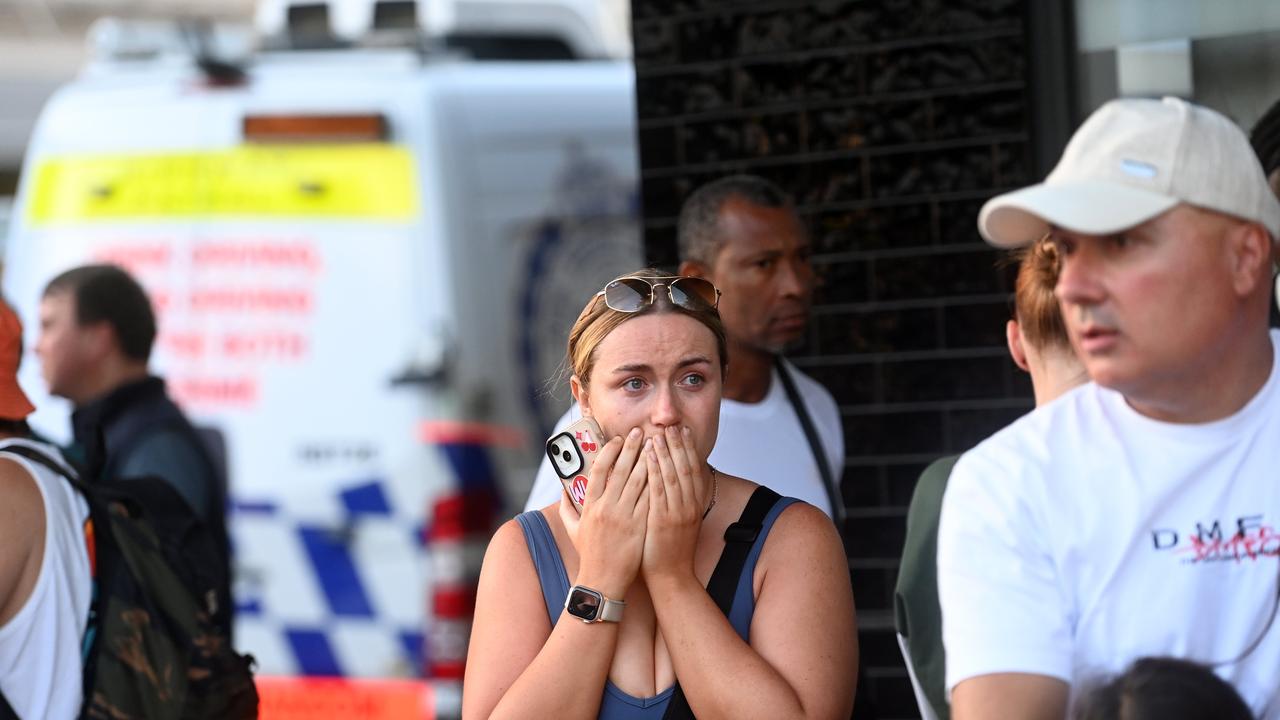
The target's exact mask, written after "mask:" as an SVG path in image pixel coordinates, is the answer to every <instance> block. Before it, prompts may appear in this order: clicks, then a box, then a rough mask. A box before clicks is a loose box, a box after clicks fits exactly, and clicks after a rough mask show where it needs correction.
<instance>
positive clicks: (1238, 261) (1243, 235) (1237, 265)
mask: <svg viewBox="0 0 1280 720" xmlns="http://www.w3.org/2000/svg"><path fill="white" fill-rule="evenodd" d="M1226 232H1227V238H1226V240H1227V248H1228V251H1229V256H1228V257H1229V259H1230V263H1231V266H1230V270H1231V279H1232V287H1233V288H1234V289H1235V291H1236V293H1237V294H1238V295H1240V296H1241V297H1248V296H1250V295H1252V294H1253V293H1254V292H1255V291H1256V290H1257V288H1258V283H1260V282H1265V283H1266V285H1267V291H1268V293H1270V290H1271V268H1272V266H1273V262H1272V252H1273V248H1272V242H1271V233H1269V232H1267V231H1266V230H1265V229H1263V227H1262V226H1261V225H1259V224H1257V223H1251V222H1241V223H1236V224H1235V225H1233V226H1232V227H1231V228H1229V229H1228V230H1227V231H1226Z"/></svg>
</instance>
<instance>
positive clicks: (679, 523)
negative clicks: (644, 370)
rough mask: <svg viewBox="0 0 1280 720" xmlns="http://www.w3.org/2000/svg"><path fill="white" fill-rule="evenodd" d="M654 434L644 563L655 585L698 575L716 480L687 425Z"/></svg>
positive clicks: (649, 458)
mask: <svg viewBox="0 0 1280 720" xmlns="http://www.w3.org/2000/svg"><path fill="white" fill-rule="evenodd" d="M652 440H653V442H652V443H651V445H650V447H649V448H648V449H647V450H646V451H645V462H646V463H647V464H648V473H649V522H648V534H647V536H646V538H645V544H644V559H643V563H642V571H643V572H644V577H645V581H646V582H647V583H649V584H650V585H653V584H656V583H657V582H661V581H662V580H664V579H672V578H684V579H688V578H691V577H694V569H693V555H694V549H695V548H696V547H697V545H698V533H699V531H701V529H702V516H703V513H705V512H706V509H707V503H708V502H709V501H710V498H711V482H712V480H711V478H710V476H709V474H708V473H707V465H706V463H704V462H703V461H702V458H700V457H698V453H697V449H696V448H695V447H694V445H693V438H692V433H690V432H689V429H688V428H685V427H680V428H676V427H668V428H666V429H664V431H663V433H662V434H661V435H657V436H655V437H654V438H652Z"/></svg>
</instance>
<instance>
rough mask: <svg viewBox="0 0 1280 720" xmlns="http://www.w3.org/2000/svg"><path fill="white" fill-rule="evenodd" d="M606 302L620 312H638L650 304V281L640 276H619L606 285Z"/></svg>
mask: <svg viewBox="0 0 1280 720" xmlns="http://www.w3.org/2000/svg"><path fill="white" fill-rule="evenodd" d="M604 302H605V304H606V305H608V306H609V307H610V308H613V309H614V310H617V311H618V312H627V313H629V312H636V311H637V310H639V309H640V308H642V307H644V306H645V305H648V304H649V283H647V282H645V281H644V280H640V279H638V278H619V279H617V280H614V281H613V282H611V283H609V284H608V285H605V286H604Z"/></svg>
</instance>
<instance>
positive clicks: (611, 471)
mask: <svg viewBox="0 0 1280 720" xmlns="http://www.w3.org/2000/svg"><path fill="white" fill-rule="evenodd" d="M642 450H643V447H642V445H641V432H640V429H639V428H635V429H633V430H632V431H631V432H630V433H629V434H628V435H627V438H626V440H625V441H624V440H623V439H622V438H620V437H615V438H613V439H612V440H610V441H609V442H608V443H606V444H605V446H604V447H603V448H601V450H600V454H599V455H597V456H596V460H595V463H594V464H592V466H591V472H589V473H588V474H587V496H586V499H585V500H584V501H583V503H582V516H581V517H579V518H574V519H572V521H570V519H568V518H566V515H572V514H574V511H573V507H572V505H568V500H567V499H565V500H561V502H560V517H561V519H562V520H566V522H565V528H566V530H567V531H568V533H569V537H570V539H571V540H572V541H573V545H574V547H575V548H577V550H578V576H577V578H576V579H575V580H574V582H575V583H577V584H581V585H586V586H587V587H590V588H593V589H595V590H598V591H600V592H602V593H604V595H605V596H606V597H610V598H619V599H620V598H622V597H623V596H624V595H625V594H626V592H627V588H629V587H631V583H632V582H633V581H634V580H635V577H636V574H637V573H638V572H639V569H640V558H641V554H642V553H643V551H644V538H645V525H646V521H647V518H648V515H649V493H648V492H647V488H646V485H647V480H648V465H647V464H646V463H645V462H644V461H643V460H642V459H640V456H641V451H642ZM566 505H568V506H567V507H566ZM575 526H576V527H575Z"/></svg>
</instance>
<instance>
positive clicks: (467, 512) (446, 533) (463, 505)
mask: <svg viewBox="0 0 1280 720" xmlns="http://www.w3.org/2000/svg"><path fill="white" fill-rule="evenodd" d="M497 512H498V499H497V497H495V494H494V493H493V492H492V491H484V490H473V491H471V492H463V493H458V494H455V495H448V496H445V497H442V498H440V499H439V500H437V501H436V503H435V516H434V519H433V520H432V523H431V530H430V531H429V534H428V537H429V538H430V539H433V540H437V539H446V538H447V539H456V538H461V537H463V536H464V535H467V534H469V533H477V534H480V535H485V536H487V535H488V534H489V533H490V532H492V531H493V525H494V518H495V517H496V515H497Z"/></svg>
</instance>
